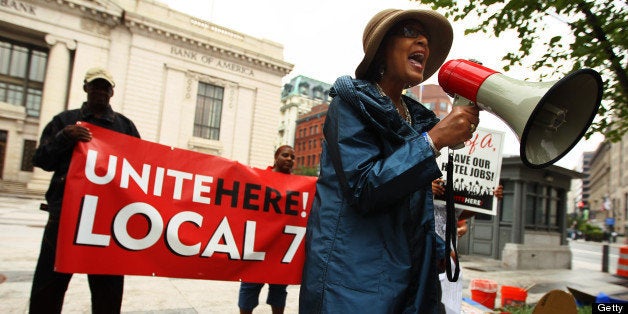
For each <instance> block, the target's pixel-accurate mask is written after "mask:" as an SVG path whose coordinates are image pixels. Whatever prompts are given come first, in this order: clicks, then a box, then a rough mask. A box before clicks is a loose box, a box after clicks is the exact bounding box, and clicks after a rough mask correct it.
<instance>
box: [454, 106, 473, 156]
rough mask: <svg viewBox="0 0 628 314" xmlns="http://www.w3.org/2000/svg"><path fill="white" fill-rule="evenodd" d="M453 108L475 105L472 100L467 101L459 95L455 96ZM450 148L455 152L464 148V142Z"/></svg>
mask: <svg viewBox="0 0 628 314" xmlns="http://www.w3.org/2000/svg"><path fill="white" fill-rule="evenodd" d="M452 106H454V107H455V106H475V103H474V102H472V101H470V100H468V99H466V98H464V97H462V96H460V95H458V94H455V95H454V102H453V104H452ZM449 148H450V149H453V150H457V149H461V148H464V142H463V143H458V144H456V145H451V146H449Z"/></svg>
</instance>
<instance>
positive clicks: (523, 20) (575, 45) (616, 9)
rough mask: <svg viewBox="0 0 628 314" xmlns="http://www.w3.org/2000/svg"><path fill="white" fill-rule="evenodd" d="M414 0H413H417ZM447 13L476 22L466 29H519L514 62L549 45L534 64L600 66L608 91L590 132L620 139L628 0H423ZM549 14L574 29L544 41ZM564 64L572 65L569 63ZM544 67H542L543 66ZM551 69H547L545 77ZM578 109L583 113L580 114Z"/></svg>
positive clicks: (627, 83) (558, 68)
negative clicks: (627, 1)
mask: <svg viewBox="0 0 628 314" xmlns="http://www.w3.org/2000/svg"><path fill="white" fill-rule="evenodd" d="M411 1H412V0H411ZM414 1H416V2H421V3H422V4H426V5H429V6H431V7H432V8H433V9H435V10H438V9H444V10H439V11H441V12H444V14H445V16H447V17H448V18H453V21H457V20H462V19H464V18H466V17H469V18H470V19H465V21H467V20H472V21H476V22H475V24H476V25H474V26H471V27H469V28H467V29H466V30H465V34H473V33H478V32H483V33H488V32H492V33H493V34H494V35H495V36H500V34H502V33H503V32H505V31H508V30H513V31H515V32H516V33H517V34H518V39H519V50H518V51H516V52H509V53H507V54H506V55H505V56H503V58H502V60H504V61H506V62H507V65H506V66H504V71H508V69H509V68H510V67H511V66H516V65H519V66H520V65H523V63H522V61H523V60H524V58H526V57H529V56H531V51H532V50H533V48H535V49H536V48H538V47H539V45H543V48H545V49H544V50H542V51H544V53H542V55H541V56H540V57H537V58H538V59H537V60H536V61H534V62H533V63H532V69H533V70H534V71H537V70H551V71H553V72H554V73H555V74H565V75H566V74H567V73H570V72H573V71H575V70H578V69H581V68H592V69H595V70H596V71H598V72H599V73H600V74H601V75H602V78H603V80H604V96H603V101H602V105H601V106H600V109H599V110H598V119H596V120H595V122H594V124H593V125H592V127H591V128H590V129H589V131H588V133H587V135H586V137H587V138H588V137H590V136H591V135H592V134H593V133H596V132H599V133H601V134H604V135H605V137H606V139H608V140H610V141H613V142H615V141H618V140H620V139H621V136H622V135H623V134H624V133H626V132H627V131H628V107H627V106H628V75H627V72H626V66H627V60H628V32H627V31H626V30H625V28H626V26H627V24H626V21H628V4H627V3H626V0H590V1H584V0H554V1H546V0H511V1H499V0H469V1H460V0H423V1H418V0H414ZM547 18H551V19H555V20H558V21H560V22H562V23H565V25H567V26H568V27H569V29H571V34H565V35H556V36H553V37H551V38H549V39H546V40H544V39H543V36H541V35H542V34H543V33H544V32H547V31H548V30H547V23H544V22H546V21H547V20H546V19H547ZM561 64H569V65H572V66H571V68H566V67H565V66H562V65H561ZM541 72H542V71H541ZM546 76H547V74H541V78H543V77H546ZM576 114H577V113H576Z"/></svg>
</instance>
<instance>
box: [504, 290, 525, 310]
mask: <svg viewBox="0 0 628 314" xmlns="http://www.w3.org/2000/svg"><path fill="white" fill-rule="evenodd" d="M501 295H502V307H504V306H522V305H524V304H526V299H527V298H528V291H526V290H525V289H523V288H519V287H513V286H502V291H501Z"/></svg>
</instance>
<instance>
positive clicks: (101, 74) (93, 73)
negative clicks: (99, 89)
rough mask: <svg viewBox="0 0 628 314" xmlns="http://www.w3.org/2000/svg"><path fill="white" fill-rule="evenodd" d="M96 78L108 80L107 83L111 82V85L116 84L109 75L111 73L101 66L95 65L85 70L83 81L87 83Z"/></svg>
mask: <svg viewBox="0 0 628 314" xmlns="http://www.w3.org/2000/svg"><path fill="white" fill-rule="evenodd" d="M97 79H102V80H105V81H107V82H109V84H111V87H114V86H116V84H115V83H114V82H113V76H111V73H109V71H107V70H105V69H103V68H101V67H95V68H91V69H89V70H87V72H85V80H83V82H84V83H86V84H87V83H90V82H93V81H94V80H97Z"/></svg>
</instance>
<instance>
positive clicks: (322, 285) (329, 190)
mask: <svg viewBox="0 0 628 314" xmlns="http://www.w3.org/2000/svg"><path fill="white" fill-rule="evenodd" d="M330 94H331V96H332V97H333V100H332V102H331V104H330V106H329V111H328V112H327V118H326V121H325V126H324V128H323V131H324V135H325V141H324V143H323V151H322V155H321V163H320V166H321V169H320V176H319V178H318V181H317V185H316V197H315V200H314V204H313V207H312V211H311V213H310V217H309V219H308V224H307V234H306V245H305V247H306V261H305V265H304V269H303V279H302V283H301V290H300V296H299V312H300V313H433V312H436V311H437V308H438V304H439V303H440V283H439V280H438V270H437V266H436V265H437V264H436V263H437V259H439V258H442V257H443V256H444V242H443V241H442V240H439V239H440V238H438V236H436V234H435V231H434V209H433V202H432V188H431V182H432V181H433V180H434V179H436V178H438V177H440V176H441V175H442V174H441V172H440V170H439V167H438V165H437V164H436V160H435V156H434V154H433V152H432V150H431V149H430V146H429V143H428V142H427V140H426V139H425V137H424V136H423V134H422V133H423V132H425V131H427V130H429V129H430V128H432V127H433V126H434V125H435V124H436V123H437V122H438V118H437V117H436V116H435V115H434V113H432V112H431V111H430V110H428V109H426V108H425V107H423V106H422V105H421V104H419V103H418V102H416V101H414V100H413V99H411V98H409V97H406V96H405V95H404V96H402V97H404V100H405V102H406V104H407V105H408V107H409V108H408V109H409V111H410V114H411V116H412V121H413V126H410V125H409V124H408V123H407V122H405V121H404V120H403V119H402V118H401V116H400V115H399V114H398V113H397V112H396V109H395V106H394V104H393V103H392V101H391V100H390V99H389V98H388V97H385V96H382V95H381V94H380V93H379V92H378V90H377V88H376V87H375V86H374V85H373V84H372V83H370V82H367V81H363V80H355V79H352V78H351V77H349V76H343V77H340V78H338V80H336V82H335V83H334V86H333V87H332V89H331V90H330Z"/></svg>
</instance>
